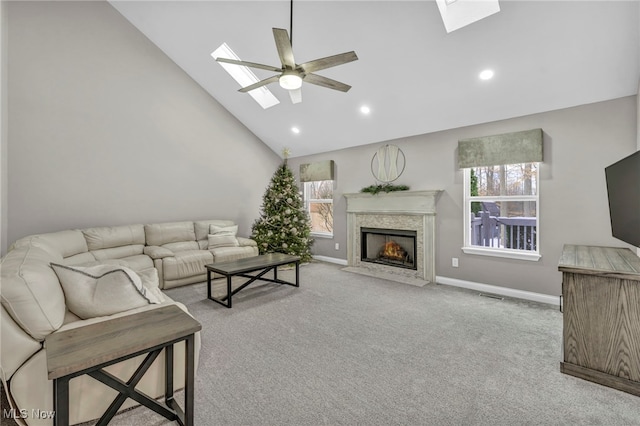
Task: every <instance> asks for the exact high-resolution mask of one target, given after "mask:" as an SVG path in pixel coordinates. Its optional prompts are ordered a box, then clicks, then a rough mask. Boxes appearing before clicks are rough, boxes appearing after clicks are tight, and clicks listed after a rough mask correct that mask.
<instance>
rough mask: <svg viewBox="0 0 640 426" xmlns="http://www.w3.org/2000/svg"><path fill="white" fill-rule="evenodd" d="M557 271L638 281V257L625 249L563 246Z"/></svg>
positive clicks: (639, 269) (639, 275)
mask: <svg viewBox="0 0 640 426" xmlns="http://www.w3.org/2000/svg"><path fill="white" fill-rule="evenodd" d="M558 269H559V270H560V271H563V272H577V273H582V274H592V275H607V276H615V277H619V278H624V279H630V280H637V281H640V257H638V256H636V255H635V253H633V252H632V251H631V250H629V249H627V248H620V247H599V246H581V245H573V244H565V246H564V248H563V250H562V257H561V258H560V262H559V264H558Z"/></svg>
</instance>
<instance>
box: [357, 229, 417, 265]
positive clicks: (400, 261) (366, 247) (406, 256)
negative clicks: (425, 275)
mask: <svg viewBox="0 0 640 426" xmlns="http://www.w3.org/2000/svg"><path fill="white" fill-rule="evenodd" d="M416 235H417V233H416V231H406V230H401V229H380V228H365V227H362V228H360V241H361V243H362V248H361V251H360V252H361V259H362V261H363V262H371V263H378V264H382V265H388V266H394V267H397V268H407V269H415V270H417V269H418V265H417V263H416V258H415V257H416V249H417V247H416Z"/></svg>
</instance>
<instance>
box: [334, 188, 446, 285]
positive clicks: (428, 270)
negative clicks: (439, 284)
mask: <svg viewBox="0 0 640 426" xmlns="http://www.w3.org/2000/svg"><path fill="white" fill-rule="evenodd" d="M441 193H442V191H441V190H428V191H398V192H389V193H379V194H376V195H372V194H367V193H355V194H344V196H345V198H346V199H347V264H348V267H347V268H345V270H347V271H350V272H356V273H361V274H364V275H373V276H379V277H383V278H386V279H390V280H394V281H400V282H404V283H408V284H414V285H425V284H427V283H429V282H435V280H436V272H435V227H436V221H435V216H436V202H437V201H438V198H439V197H440V194H441ZM362 227H366V228H387V229H402V230H410V231H416V233H417V241H416V243H417V244H416V251H417V253H416V256H415V257H416V261H417V270H415V271H414V270H410V269H404V268H397V267H393V266H388V265H381V264H375V263H370V262H362V261H361V257H360V255H361V253H360V252H361V242H360V228H362Z"/></svg>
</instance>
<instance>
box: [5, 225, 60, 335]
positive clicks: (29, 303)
mask: <svg viewBox="0 0 640 426" xmlns="http://www.w3.org/2000/svg"><path fill="white" fill-rule="evenodd" d="M35 239H36V238H35V237H34V240H35ZM49 242H50V241H48V242H47V241H46V240H40V241H38V243H39V245H42V247H38V246H36V245H35V242H32V243H31V244H30V245H26V246H22V247H20V248H16V249H15V250H12V251H10V252H9V253H7V255H6V256H5V257H4V258H3V259H2V263H1V264H0V274H1V275H0V276H1V278H2V289H1V290H2V294H1V299H2V305H3V306H4V308H5V309H6V310H7V312H8V313H9V315H11V318H13V320H14V321H15V322H16V323H17V324H18V325H19V326H20V327H22V329H23V330H24V331H26V332H27V333H29V335H31V337H33V338H34V339H36V340H38V341H42V340H44V338H45V337H46V336H47V335H49V334H51V333H52V332H54V331H56V330H57V329H58V328H60V326H62V323H63V321H64V314H65V310H66V305H65V299H64V293H63V291H62V287H60V283H59V282H58V277H57V276H56V274H55V273H54V272H53V269H51V267H50V266H49V263H50V262H52V261H53V262H61V261H62V259H63V258H62V256H61V255H59V254H58V255H56V254H55V252H54V251H53V248H52V247H50V244H49Z"/></svg>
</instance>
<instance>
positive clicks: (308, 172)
mask: <svg viewBox="0 0 640 426" xmlns="http://www.w3.org/2000/svg"><path fill="white" fill-rule="evenodd" d="M334 168H335V166H334V163H333V160H327V161H318V162H316V163H307V164H300V182H314V181H318V180H333V177H334Z"/></svg>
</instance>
